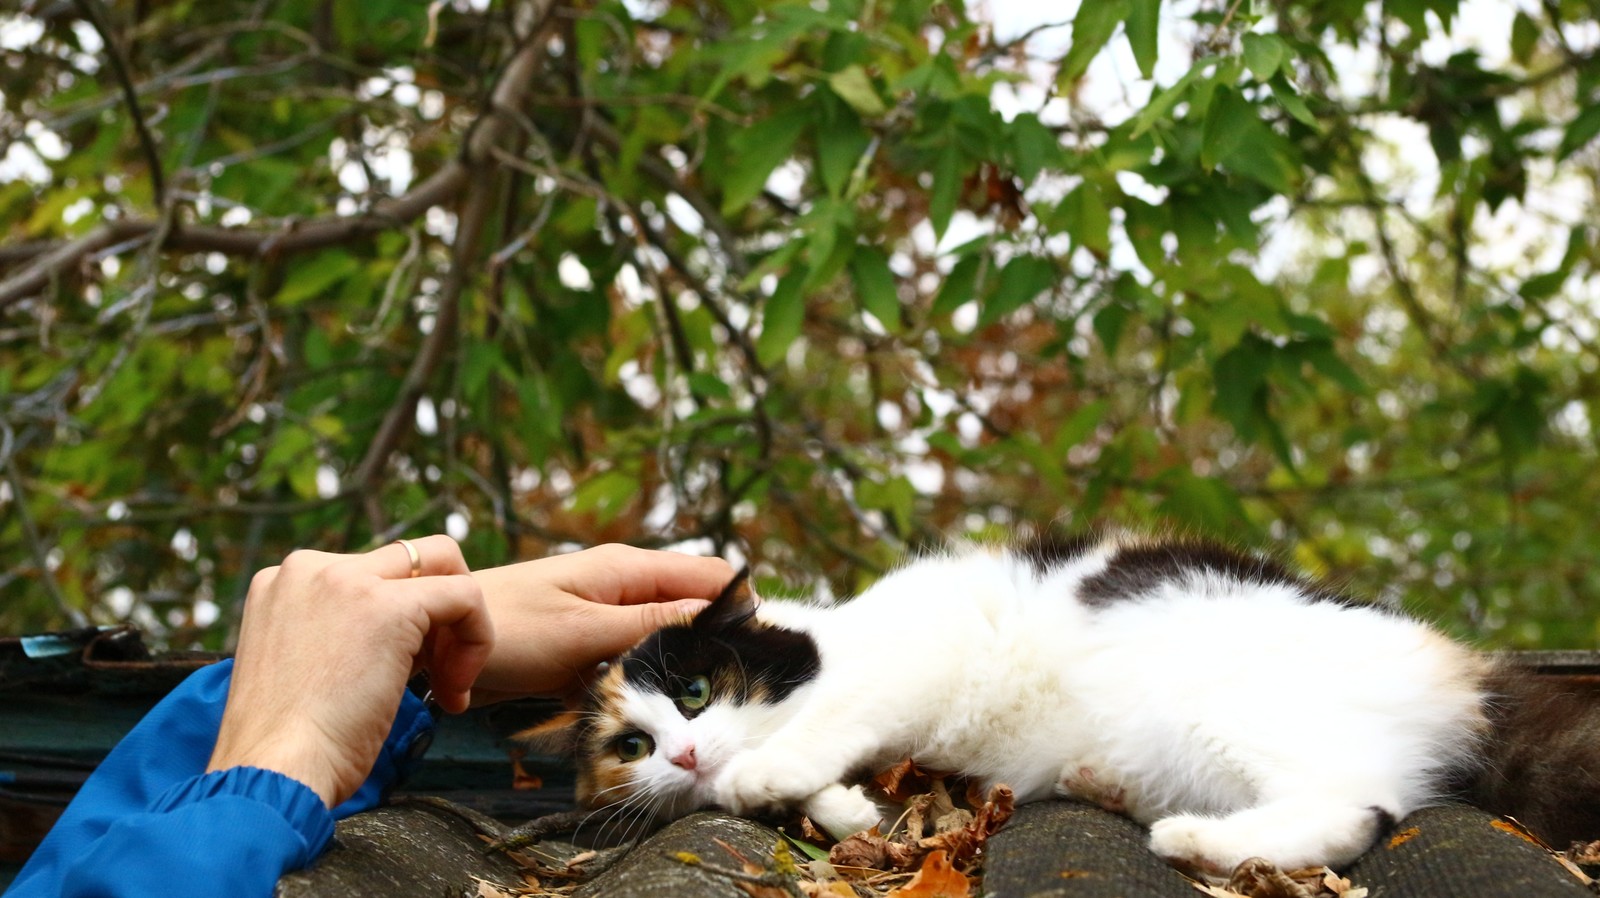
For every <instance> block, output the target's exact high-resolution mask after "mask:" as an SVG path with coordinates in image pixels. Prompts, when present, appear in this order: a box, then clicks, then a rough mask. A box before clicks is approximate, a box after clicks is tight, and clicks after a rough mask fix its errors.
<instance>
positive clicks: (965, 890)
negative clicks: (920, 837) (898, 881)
mask: <svg viewBox="0 0 1600 898" xmlns="http://www.w3.org/2000/svg"><path fill="white" fill-rule="evenodd" d="M971 894H972V882H971V880H969V879H967V877H966V874H964V873H962V872H961V871H960V870H957V869H956V868H955V867H954V866H952V865H951V863H950V859H949V857H947V856H946V855H945V853H944V852H943V851H935V852H933V853H932V854H930V855H928V857H927V858H926V859H925V860H923V862H922V869H920V870H918V871H917V875H916V876H913V877H911V881H910V882H908V883H906V884H905V885H903V886H901V887H899V888H897V889H895V890H894V891H892V892H890V893H889V894H888V896H887V898H969V896H970V895H971Z"/></svg>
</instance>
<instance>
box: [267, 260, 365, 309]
mask: <svg viewBox="0 0 1600 898" xmlns="http://www.w3.org/2000/svg"><path fill="white" fill-rule="evenodd" d="M289 265H290V271H289V276H288V277H287V278H285V279H284V282H283V286H282V287H280V288H279V289H278V295H277V297H276V302H277V304H278V305H282V306H297V305H299V304H300V303H303V302H305V301H306V300H308V299H311V298H312V297H314V296H320V295H322V294H325V293H327V292H328V291H329V290H330V289H332V287H333V286H334V285H335V284H337V283H339V282H340V281H343V280H344V279H345V278H347V277H350V276H351V275H353V274H355V273H356V271H357V270H358V269H359V268H360V267H361V263H360V262H357V261H356V260H355V257H353V256H351V255H350V254H349V253H347V252H345V251H344V250H339V249H330V250H324V251H323V252H320V253H318V254H317V255H315V256H312V257H310V258H309V259H303V260H302V259H295V260H293V261H291V262H290V263H289Z"/></svg>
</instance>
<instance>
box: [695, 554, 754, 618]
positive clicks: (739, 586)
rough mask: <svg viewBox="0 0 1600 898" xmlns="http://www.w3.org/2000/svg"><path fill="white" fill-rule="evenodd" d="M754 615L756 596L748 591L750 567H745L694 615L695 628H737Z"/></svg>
mask: <svg viewBox="0 0 1600 898" xmlns="http://www.w3.org/2000/svg"><path fill="white" fill-rule="evenodd" d="M755 613H756V594H755V593H754V592H752V591H751V590H750V566H749V565H745V566H744V567H742V568H740V569H739V573H737V574H734V575H733V579H732V580H729V581H728V585H727V586H724V587H723V588H722V592H720V593H718V594H717V597H716V599H714V600H712V602H711V604H710V605H709V606H707V607H706V609H705V610H704V611H702V612H700V613H699V614H697V615H695V618H694V625H695V626H697V627H714V628H717V629H721V628H724V627H737V626H739V625H740V624H742V623H744V622H745V621H747V620H749V619H750V618H751V617H753V616H755Z"/></svg>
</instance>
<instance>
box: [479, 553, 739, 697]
mask: <svg viewBox="0 0 1600 898" xmlns="http://www.w3.org/2000/svg"><path fill="white" fill-rule="evenodd" d="M473 577H474V579H476V580H477V582H478V584H479V585H480V586H481V587H482V588H483V595H484V599H485V601H486V602H487V603H488V605H489V611H490V614H491V615H492V616H493V617H494V622H495V628H496V633H497V634H498V639H497V640H496V642H495V647H494V652H493V654H492V655H491V656H490V658H489V661H488V663H487V664H486V665H485V666H484V669H483V673H482V675H481V676H479V678H478V684H477V686H476V687H475V688H474V690H473V699H474V702H475V703H482V702H487V701H498V700H501V699H505V698H512V697H516V696H523V695H567V696H570V695H572V694H573V693H574V692H576V691H577V690H578V689H580V688H582V686H583V680H584V678H585V677H586V676H588V675H589V673H590V672H591V671H593V669H594V667H595V665H596V664H599V663H600V662H601V661H605V660H608V659H610V658H614V657H616V656H617V655H619V654H621V653H622V652H623V651H625V650H626V649H628V648H629V647H631V646H632V645H633V644H634V643H636V642H638V641H639V640H641V639H643V638H644V637H645V636H647V635H649V634H650V633H651V632H652V631H654V630H657V629H659V628H661V627H662V626H664V625H666V624H669V623H672V622H673V621H675V620H680V619H682V618H684V617H687V616H689V615H692V614H694V613H696V612H698V611H699V610H700V609H702V608H704V607H705V606H706V605H707V601H706V600H707V599H708V598H710V597H712V596H715V595H716V594H717V593H718V592H719V591H721V589H722V588H723V587H724V586H726V585H727V584H728V581H729V580H730V579H732V577H733V568H732V567H730V566H729V565H728V563H727V562H726V561H723V560H722V559H720V558H702V557H696V556H693V555H679V554H676V553H673V552H658V551H651V550H648V549H638V548H634V547H632V546H623V545H606V546H597V547H595V548H593V549H586V550H584V551H582V552H575V553H573V554H571V555H557V556H554V557H551V558H542V559H539V560H537V561H525V562H522V563H520V564H511V565H506V566H504V567H497V568H490V569H488V570H482V571H477V572H475V573H474V574H473Z"/></svg>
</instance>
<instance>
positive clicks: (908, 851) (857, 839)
mask: <svg viewBox="0 0 1600 898" xmlns="http://www.w3.org/2000/svg"><path fill="white" fill-rule="evenodd" d="M915 856H916V851H915V849H913V848H911V847H910V846H907V845H902V844H900V843H899V842H892V841H890V840H889V839H886V838H884V836H883V834H882V833H880V832H878V828H877V827H876V826H874V827H873V828H871V829H869V830H863V831H862V832H858V833H856V834H855V835H853V836H851V837H850V838H848V839H845V840H844V841H843V842H840V843H839V844H837V845H835V846H833V849H832V850H831V851H829V852H828V862H829V863H831V864H833V865H834V866H835V867H867V868H871V869H875V870H898V869H902V868H904V867H907V866H910V864H911V863H912V862H913V861H914V860H915Z"/></svg>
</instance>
